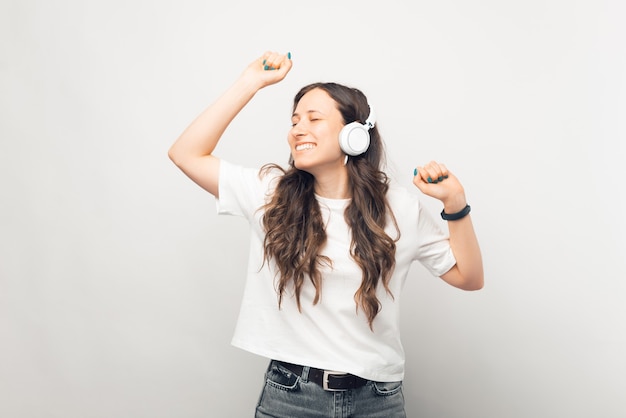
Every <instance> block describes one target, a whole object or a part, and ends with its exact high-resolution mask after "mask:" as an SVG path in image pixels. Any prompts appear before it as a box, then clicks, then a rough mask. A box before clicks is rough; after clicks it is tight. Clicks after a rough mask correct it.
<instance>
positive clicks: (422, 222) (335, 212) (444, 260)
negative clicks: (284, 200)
mask: <svg viewBox="0 0 626 418" xmlns="http://www.w3.org/2000/svg"><path fill="white" fill-rule="evenodd" d="M280 175H281V173H280V172H275V173H269V174H267V175H266V176H264V177H263V178H259V170H258V169H249V168H243V167H239V166H236V165H233V164H231V163H229V162H227V161H223V160H222V161H221V165H220V178H219V199H218V201H217V208H218V213H219V214H228V215H236V216H243V217H245V218H247V219H248V221H249V223H250V227H251V229H250V252H249V259H248V270H247V279H246V285H245V289H244V294H243V300H242V304H241V310H240V313H239V318H238V321H237V326H236V329H235V333H234V336H233V339H232V344H233V345H234V346H236V347H239V348H241V349H244V350H247V351H250V352H252V353H255V354H258V355H261V356H264V357H267V358H270V359H275V360H282V361H286V362H289V363H295V364H301V365H305V366H311V367H317V368H320V369H326V370H335V371H340V372H345V373H352V374H354V375H357V376H361V377H363V378H365V379H369V380H374V381H383V382H393V381H399V380H402V379H403V377H404V350H403V348H402V343H401V341H400V330H399V322H400V321H399V314H400V296H401V295H400V294H401V290H402V288H403V285H404V282H405V279H406V276H407V273H408V271H409V267H410V265H411V263H412V262H413V261H415V260H418V261H420V262H421V263H422V264H423V265H424V266H425V267H426V268H427V269H428V270H429V271H430V272H431V273H432V274H433V275H435V276H441V275H443V274H444V273H446V272H447V271H448V270H450V269H451V268H452V267H453V266H454V265H455V263H456V260H455V259H454V256H453V254H452V251H451V249H450V244H449V241H448V236H447V233H446V232H444V230H443V229H442V228H441V225H440V224H437V223H436V222H435V221H434V219H433V218H432V216H430V215H429V214H428V213H427V212H425V211H423V210H422V209H421V205H420V203H419V200H418V199H417V196H415V195H413V194H410V193H409V191H408V190H406V189H404V188H402V187H398V186H394V185H391V186H390V188H389V191H388V193H387V198H388V200H389V203H390V206H391V208H392V210H393V212H394V214H395V217H396V220H397V222H398V226H399V229H400V233H401V237H400V240H398V241H397V242H396V265H395V269H394V272H393V276H392V278H391V280H390V282H389V287H390V289H391V292H392V294H393V297H391V296H389V295H388V294H387V292H386V291H385V289H384V287H383V286H382V284H381V285H379V289H378V295H377V296H378V299H379V300H380V302H381V304H382V309H381V310H380V312H379V313H378V315H377V316H376V318H375V319H374V323H373V328H374V330H373V331H372V330H371V329H370V327H369V324H368V321H367V317H366V316H365V315H364V313H363V310H361V309H359V310H357V305H356V302H355V300H354V294H355V293H356V291H357V289H358V288H359V286H360V284H361V270H360V268H359V266H358V265H357V264H356V263H355V262H354V260H353V259H352V258H351V257H350V255H349V254H350V252H349V251H350V230H349V228H348V225H347V224H346V222H345V220H344V217H343V213H344V209H345V208H346V206H347V205H348V203H349V202H350V200H349V199H345V200H341V199H340V200H337V199H326V198H323V197H320V196H317V199H318V202H319V203H320V207H321V210H322V216H323V217H324V221H325V224H326V234H327V242H326V245H325V247H324V248H323V250H322V254H323V255H326V256H328V257H329V258H330V259H331V260H332V263H333V264H332V268H331V267H326V266H323V267H322V272H323V277H324V278H323V285H322V291H321V299H320V301H319V302H318V303H317V304H316V305H313V299H314V297H315V288H314V287H313V285H312V284H311V283H310V281H308V280H305V282H304V285H303V287H302V290H301V294H300V300H301V305H302V311H301V312H300V311H298V307H297V304H296V300H295V297H294V296H293V292H291V293H287V294H285V296H284V297H283V301H282V306H281V308H280V309H279V307H278V294H277V291H276V289H277V286H276V280H277V278H276V275H275V272H276V271H277V269H276V268H275V266H274V264H273V263H272V262H270V263H267V262H266V263H265V265H263V238H264V235H265V233H264V229H263V225H262V216H263V210H259V208H260V207H261V206H262V205H263V204H265V203H266V202H267V201H268V199H269V196H270V195H271V193H272V191H273V189H274V187H275V186H276V183H277V180H278V178H279V176H280ZM293 203H294V204H296V205H297V204H298V202H293ZM386 231H387V234H388V235H389V236H390V237H392V238H396V230H395V227H394V226H393V224H392V223H388V225H387V228H386ZM288 290H289V289H288Z"/></svg>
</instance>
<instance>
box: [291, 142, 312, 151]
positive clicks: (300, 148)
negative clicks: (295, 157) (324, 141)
mask: <svg viewBox="0 0 626 418" xmlns="http://www.w3.org/2000/svg"><path fill="white" fill-rule="evenodd" d="M313 148H315V144H311V143H306V144H300V145H296V151H303V150H305V149H313Z"/></svg>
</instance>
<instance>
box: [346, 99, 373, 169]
mask: <svg viewBox="0 0 626 418" xmlns="http://www.w3.org/2000/svg"><path fill="white" fill-rule="evenodd" d="M375 124H376V115H375V114H374V111H373V110H372V108H371V107H370V115H369V116H368V117H367V120H366V121H365V124H361V123H359V122H352V123H349V124H347V125H346V126H344V127H343V128H342V129H341V132H339V146H340V147H341V150H342V151H343V152H344V153H346V154H347V155H350V156H353V157H354V156H356V155H361V154H363V153H364V152H365V151H367V149H368V148H369V146H370V132H369V130H370V129H372V128H373V127H374V125H375Z"/></svg>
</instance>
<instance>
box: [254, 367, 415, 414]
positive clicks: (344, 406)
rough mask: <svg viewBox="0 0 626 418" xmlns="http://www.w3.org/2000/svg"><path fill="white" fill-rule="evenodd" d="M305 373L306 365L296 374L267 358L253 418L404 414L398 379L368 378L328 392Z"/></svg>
mask: <svg viewBox="0 0 626 418" xmlns="http://www.w3.org/2000/svg"><path fill="white" fill-rule="evenodd" d="M308 374H309V368H308V367H304V370H303V371H302V376H298V375H295V374H294V373H292V372H291V371H289V370H287V369H286V368H284V367H283V366H281V365H280V364H278V363H277V362H275V361H272V362H270V365H269V367H268V369H267V372H266V373H265V386H264V388H263V391H262V392H261V396H260V398H259V402H258V405H257V408H256V414H255V418H269V417H271V418H405V417H406V413H405V412H404V395H403V394H402V382H393V383H382V382H372V381H369V382H367V383H366V384H365V386H363V387H360V388H358V389H350V390H346V391H340V392H330V391H326V390H324V389H323V388H322V387H321V386H319V385H318V384H316V383H313V382H309V381H308Z"/></svg>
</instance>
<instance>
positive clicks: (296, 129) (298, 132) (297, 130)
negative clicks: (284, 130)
mask: <svg viewBox="0 0 626 418" xmlns="http://www.w3.org/2000/svg"><path fill="white" fill-rule="evenodd" d="M291 134H292V135H293V136H295V137H301V136H304V135H306V127H305V126H304V124H303V123H302V121H299V122H297V123H295V124H294V125H293V126H292V127H291Z"/></svg>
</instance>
